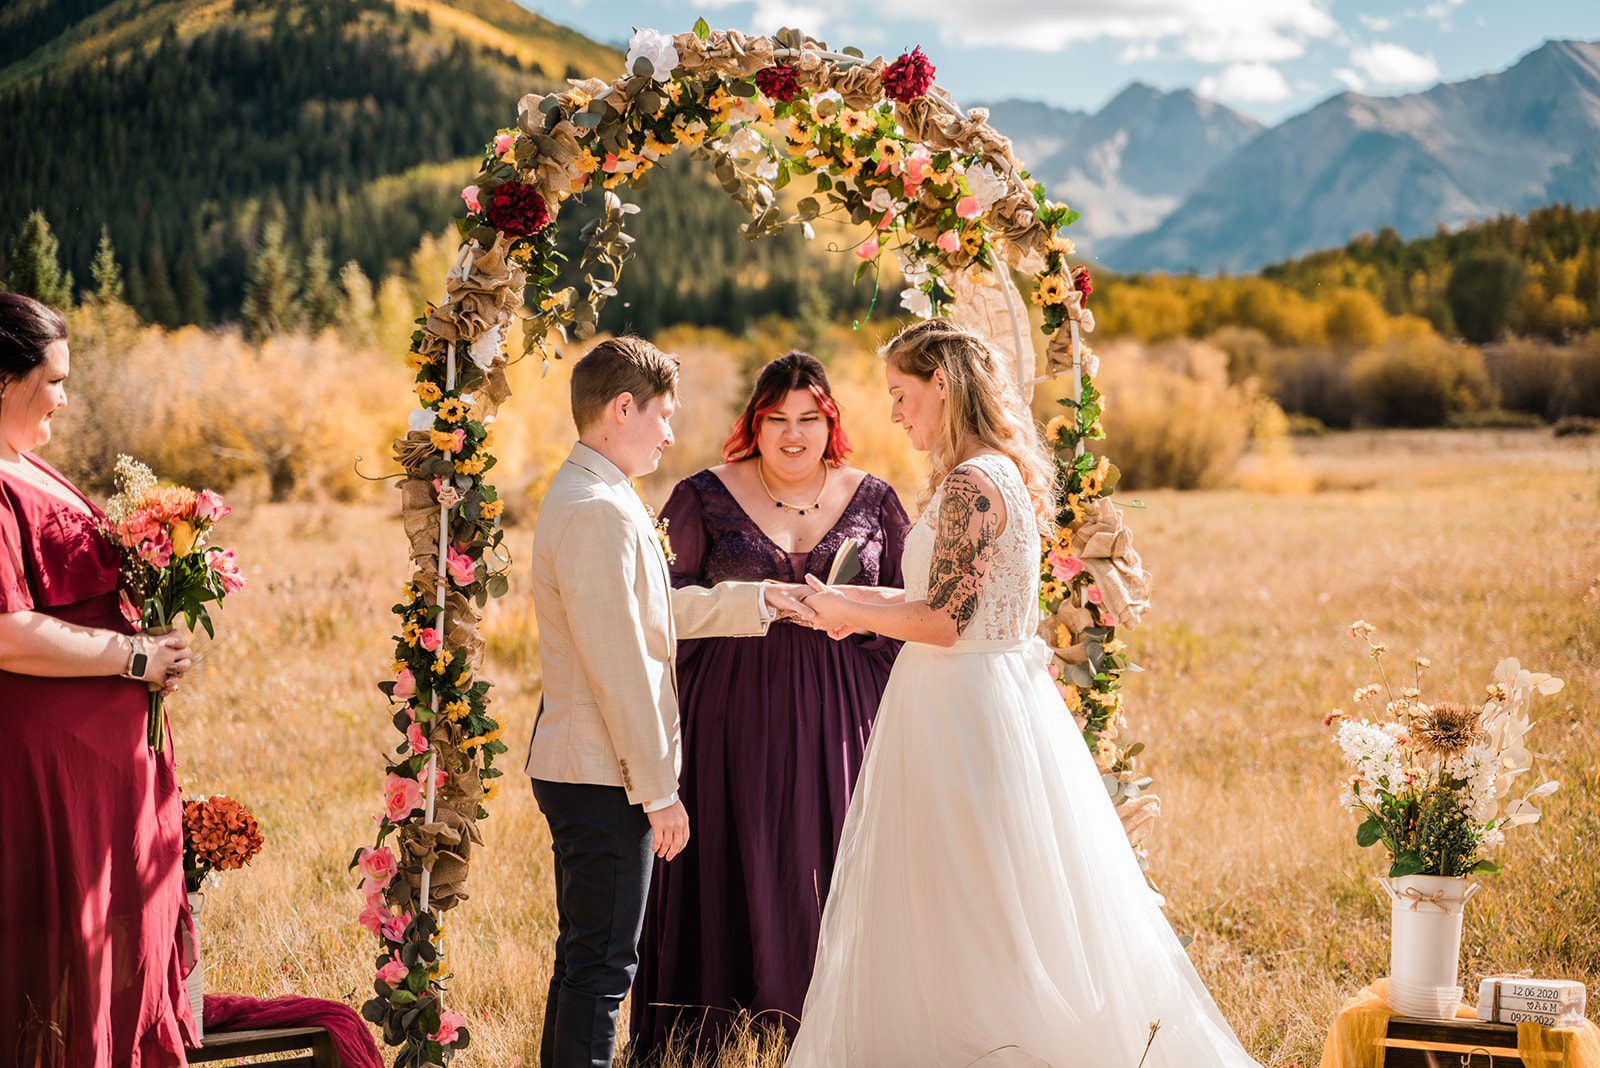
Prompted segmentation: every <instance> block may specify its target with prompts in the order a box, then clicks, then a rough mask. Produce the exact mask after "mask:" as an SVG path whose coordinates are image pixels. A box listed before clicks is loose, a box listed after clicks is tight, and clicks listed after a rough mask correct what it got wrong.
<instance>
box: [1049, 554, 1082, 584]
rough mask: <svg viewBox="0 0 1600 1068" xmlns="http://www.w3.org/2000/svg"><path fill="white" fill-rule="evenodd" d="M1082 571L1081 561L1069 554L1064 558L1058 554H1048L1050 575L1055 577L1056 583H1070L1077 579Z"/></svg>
mask: <svg viewBox="0 0 1600 1068" xmlns="http://www.w3.org/2000/svg"><path fill="white" fill-rule="evenodd" d="M1082 571H1083V561H1082V560H1079V559H1078V558H1077V557H1076V556H1073V555H1072V554H1071V553H1068V554H1067V555H1065V556H1062V555H1061V554H1060V553H1051V554H1050V574H1052V575H1054V576H1055V578H1056V581H1057V582H1070V581H1071V580H1072V579H1075V578H1077V577H1078V575H1079V574H1081V573H1082Z"/></svg>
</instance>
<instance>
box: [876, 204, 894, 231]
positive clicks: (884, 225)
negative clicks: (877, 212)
mask: <svg viewBox="0 0 1600 1068" xmlns="http://www.w3.org/2000/svg"><path fill="white" fill-rule="evenodd" d="M893 225H894V209H893V208H890V209H889V210H888V211H886V212H884V213H883V218H881V219H879V220H878V229H880V230H887V229H889V227H891V226H893Z"/></svg>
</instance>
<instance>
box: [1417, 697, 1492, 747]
mask: <svg viewBox="0 0 1600 1068" xmlns="http://www.w3.org/2000/svg"><path fill="white" fill-rule="evenodd" d="M1408 725H1409V727H1410V729H1411V736H1412V737H1413V738H1415V739H1416V740H1417V744H1418V746H1419V747H1420V748H1421V749H1422V750H1423V751H1424V752H1428V753H1432V754H1434V755H1435V756H1437V757H1440V758H1441V759H1444V760H1452V759H1454V758H1456V757H1459V756H1461V755H1462V754H1463V753H1465V752H1466V751H1467V750H1468V749H1471V748H1472V747H1473V746H1474V745H1477V744H1478V743H1479V742H1481V741H1483V740H1484V733H1483V727H1482V726H1481V725H1480V724H1479V722H1478V713H1477V712H1476V711H1475V710H1473V709H1471V708H1468V707H1467V706H1466V705H1463V704H1457V703H1456V702H1454V701H1441V702H1440V703H1438V704H1436V705H1418V706H1417V707H1416V708H1415V709H1413V710H1412V712H1411V717H1410V722H1409V724H1408Z"/></svg>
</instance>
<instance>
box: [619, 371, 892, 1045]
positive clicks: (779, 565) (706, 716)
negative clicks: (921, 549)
mask: <svg viewBox="0 0 1600 1068" xmlns="http://www.w3.org/2000/svg"><path fill="white" fill-rule="evenodd" d="M849 450H850V445H849V440H848V438H847V437H846V436H845V432H844V427H843V425H842V423H841V421H840V416H839V407H838V405H837V404H836V403H835V401H834V399H833V394H832V392H831V390H830V388H829V386H828V378H827V374H826V373H825V372H824V370H823V368H822V365H821V364H820V363H819V362H818V361H817V360H816V359H815V358H814V357H812V356H810V355H808V354H806V353H803V352H791V353H790V354H788V355H787V356H784V357H782V358H780V359H777V360H774V361H773V362H772V363H769V364H768V365H767V366H766V367H765V368H763V369H762V371H761V374H760V375H759V376H758V378H757V379H756V384H755V389H754V390H753V391H752V393H751V396H750V400H749V402H748V403H747V404H746V405H745V408H744V411H743V413H742V414H741V415H740V416H739V418H738V420H737V421H736V422H735V423H734V428H733V433H732V435H731V436H730V437H729V438H728V441H727V443H726V445H725V446H724V447H723V459H724V461H725V462H724V463H723V464H721V465H720V466H717V467H713V468H710V469H707V470H704V471H701V472H699V473H697V474H694V475H691V476H690V477H688V478H686V479H684V480H683V481H682V482H680V483H678V485H677V487H676V488H675V489H674V490H673V492H672V496H671V498H670V499H669V500H668V501H667V504H666V507H665V508H664V509H663V510H662V517H663V518H664V519H665V520H667V531H666V533H667V538H668V541H669V542H670V553H671V556H672V576H673V581H674V583H676V584H677V585H679V586H685V585H703V586H709V585H712V584H714V583H717V582H722V581H725V580H728V579H740V580H761V579H768V580H776V581H781V582H804V581H805V576H806V575H807V574H812V575H816V576H818V577H819V578H824V579H825V578H827V577H828V574H829V570H830V566H831V565H832V564H833V561H834V558H835V556H836V555H838V554H839V550H840V548H841V546H843V545H844V544H845V543H846V541H847V539H853V540H854V542H855V544H856V546H857V550H858V553H859V561H860V571H859V573H858V574H857V575H856V576H855V577H854V579H852V580H851V581H853V582H855V583H858V584H862V585H869V586H901V585H903V581H902V578H901V574H900V553H901V547H902V545H903V543H904V540H905V534H906V529H907V527H908V525H909V521H908V519H907V517H906V512H905V509H904V508H903V507H902V506H901V504H900V499H899V498H898V497H897V496H896V495H895V492H894V490H893V489H891V488H890V487H889V485H888V484H887V483H886V482H884V481H883V480H882V479H879V478H875V477H873V476H872V475H869V474H867V473H866V472H864V471H860V470H857V469H855V468H852V467H848V466H846V465H845V458H846V456H847V455H848V454H849ZM898 651H899V643H898V642H894V641H890V640H888V639H885V638H880V637H877V636H875V635H856V636H853V637H850V638H847V639H846V640H844V641H842V642H835V641H833V640H831V639H830V638H829V637H828V636H827V634H825V633H823V632H821V631H814V630H811V629H809V628H807V627H804V626H800V625H796V624H792V623H787V622H782V621H780V622H778V623H775V624H774V625H773V626H772V628H771V630H770V631H769V632H768V633H767V635H766V636H765V637H760V638H705V639H699V640H695V641H684V642H680V643H679V646H678V680H679V707H680V716H681V719H682V723H683V772H682V779H681V789H680V792H679V795H680V797H681V799H682V800H683V802H684V804H685V805H686V806H687V807H688V810H689V826H690V828H691V835H692V837H691V838H690V841H689V845H688V847H687V848H686V849H685V850H684V851H683V853H681V854H680V855H679V856H678V857H677V859H675V860H674V861H673V862H672V863H671V864H664V863H661V862H659V861H658V862H657V864H656V870H655V874H654V877H653V879H652V881H651V886H650V901H649V905H648V910H647V912H646V916H645V925H644V935H643V938H642V940H641V942H640V945H639V956H640V961H639V971H638V975H637V977H636V978H635V980H634V985H633V1018H632V1032H633V1042H634V1056H635V1057H636V1058H637V1059H638V1061H639V1062H640V1063H649V1061H650V1060H652V1059H653V1058H656V1057H659V1055H660V1054H661V1053H662V1052H663V1051H664V1050H665V1049H666V1048H667V1043H668V1040H669V1036H672V1035H673V1034H674V1033H677V1034H678V1035H680V1036H681V1039H679V1040H676V1041H675V1042H674V1044H675V1045H677V1044H679V1043H680V1042H681V1044H682V1046H683V1047H684V1048H689V1049H697V1050H699V1051H702V1052H710V1051H713V1050H715V1049H716V1048H718V1047H719V1046H720V1045H721V1043H722V1042H723V1040H724V1037H725V1035H726V1034H727V1032H728V1029H729V1027H730V1026H731V1025H732V1024H734V1022H735V1021H736V1020H737V1019H738V1017H739V1014H740V1013H741V1012H747V1013H749V1014H750V1015H751V1016H754V1017H755V1019H756V1022H757V1024H758V1025H766V1026H770V1027H773V1028H781V1029H783V1030H784V1031H786V1032H788V1034H789V1035H790V1036H792V1035H793V1034H794V1030H795V1027H796V1026H797V1024H798V1022H799V1017H800V1008H801V1006H802V1004H804V1002H805V994H806V987H807V985H808V984H809V982H810V980H811V967H812V962H813V959H814V958H815V956H816V949H817V933H818V928H819V924H820V922H821V917H822V905H823V901H824V899H825V896H826V894H827V892H828V884H829V882H830V881H831V879H832V877H833V863H834V855H835V852H836V850H837V848H838V845H839V834H840V831H841V830H842V828H843V826H844V817H845V811H846V809H847V808H848V807H849V803H850V794H851V791H852V789H853V788H854V786H855V779H856V773H857V772H858V770H859V769H860V767H861V761H862V755H863V752H864V751H865V749H866V745H867V736H868V734H869V733H870V732H871V730H872V722H873V718H874V716H875V715H876V714H877V710H878V701H879V698H880V697H881V696H882V695H883V688H884V685H885V684H886V683H887V681H888V678H889V669H890V667H891V666H892V664H893V662H894V658H895V655H896V653H897V652H898Z"/></svg>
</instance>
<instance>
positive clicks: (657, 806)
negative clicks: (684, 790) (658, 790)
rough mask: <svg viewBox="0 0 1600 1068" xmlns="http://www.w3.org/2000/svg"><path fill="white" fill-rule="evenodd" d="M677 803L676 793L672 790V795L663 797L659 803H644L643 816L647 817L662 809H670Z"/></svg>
mask: <svg viewBox="0 0 1600 1068" xmlns="http://www.w3.org/2000/svg"><path fill="white" fill-rule="evenodd" d="M677 803H678V791H676V790H674V791H672V793H670V794H668V795H667V796H666V797H663V798H662V799H661V800H659V801H650V802H648V803H646V804H645V806H644V811H645V815H647V816H648V815H649V814H650V813H652V812H660V811H661V810H662V809H664V808H671V807H672V806H673V805H676V804H677Z"/></svg>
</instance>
